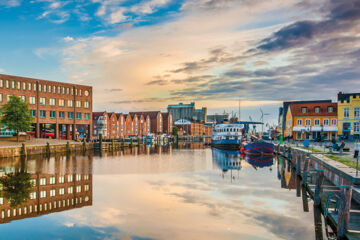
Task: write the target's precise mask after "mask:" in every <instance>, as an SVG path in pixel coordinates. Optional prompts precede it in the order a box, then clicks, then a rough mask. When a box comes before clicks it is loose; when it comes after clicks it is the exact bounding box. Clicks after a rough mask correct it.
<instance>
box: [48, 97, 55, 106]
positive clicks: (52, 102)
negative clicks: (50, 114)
mask: <svg viewBox="0 0 360 240" xmlns="http://www.w3.org/2000/svg"><path fill="white" fill-rule="evenodd" d="M49 104H50V106H55V104H56V100H55V98H50V100H49Z"/></svg>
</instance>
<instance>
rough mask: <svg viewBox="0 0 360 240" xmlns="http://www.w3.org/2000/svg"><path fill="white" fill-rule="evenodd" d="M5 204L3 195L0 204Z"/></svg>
mask: <svg viewBox="0 0 360 240" xmlns="http://www.w3.org/2000/svg"><path fill="white" fill-rule="evenodd" d="M3 204H4V198H3V197H1V198H0V205H3Z"/></svg>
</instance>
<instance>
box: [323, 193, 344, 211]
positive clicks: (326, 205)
mask: <svg viewBox="0 0 360 240" xmlns="http://www.w3.org/2000/svg"><path fill="white" fill-rule="evenodd" d="M332 200H335V201H336V202H335V206H334V213H338V211H339V206H340V203H341V199H340V197H339V196H338V195H336V194H335V193H332V194H329V195H328V196H327V198H326V203H325V209H324V217H327V215H328V214H329V206H330V204H331V203H332V202H331V201H332Z"/></svg>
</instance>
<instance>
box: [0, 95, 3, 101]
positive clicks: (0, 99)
mask: <svg viewBox="0 0 360 240" xmlns="http://www.w3.org/2000/svg"><path fill="white" fill-rule="evenodd" d="M2 101H3V95H2V93H0V102H2Z"/></svg>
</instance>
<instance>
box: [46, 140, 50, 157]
mask: <svg viewBox="0 0 360 240" xmlns="http://www.w3.org/2000/svg"><path fill="white" fill-rule="evenodd" d="M46 156H47V157H49V156H50V144H49V142H47V143H46Z"/></svg>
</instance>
